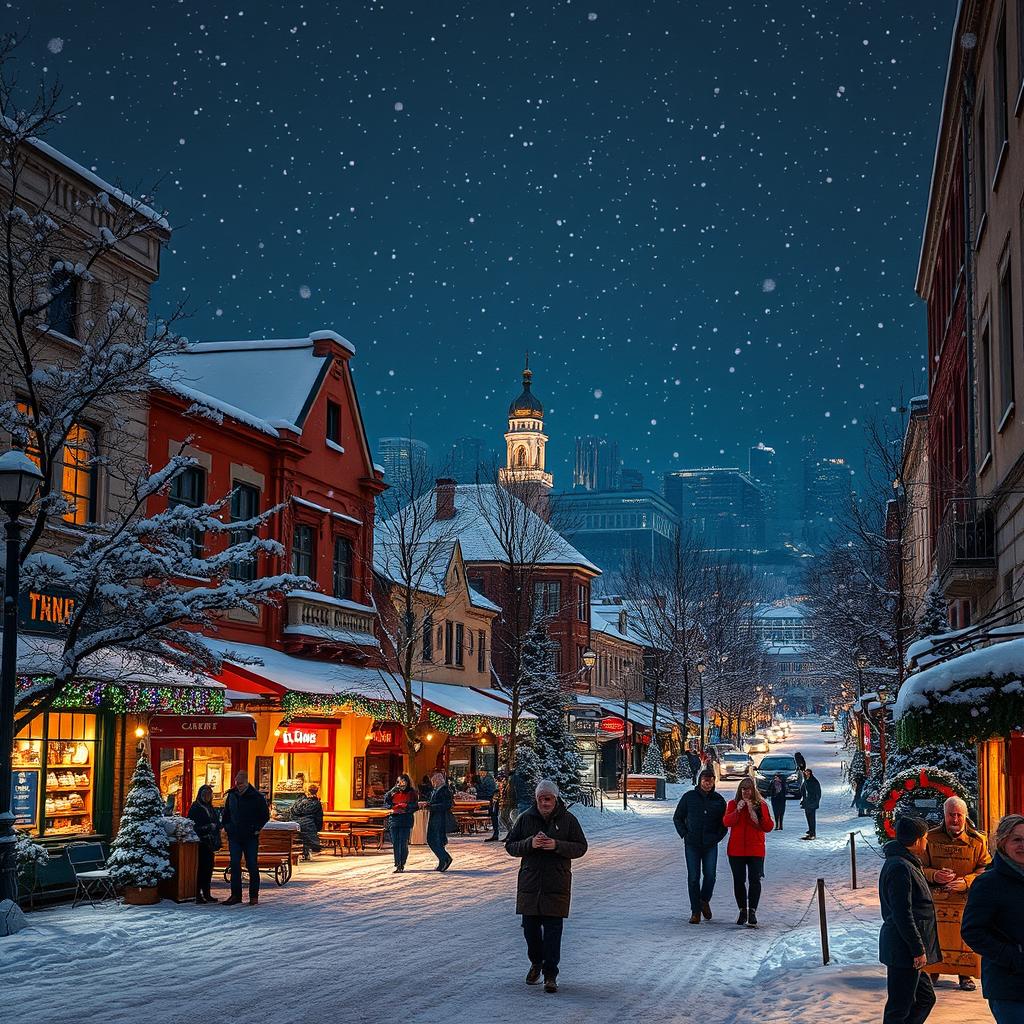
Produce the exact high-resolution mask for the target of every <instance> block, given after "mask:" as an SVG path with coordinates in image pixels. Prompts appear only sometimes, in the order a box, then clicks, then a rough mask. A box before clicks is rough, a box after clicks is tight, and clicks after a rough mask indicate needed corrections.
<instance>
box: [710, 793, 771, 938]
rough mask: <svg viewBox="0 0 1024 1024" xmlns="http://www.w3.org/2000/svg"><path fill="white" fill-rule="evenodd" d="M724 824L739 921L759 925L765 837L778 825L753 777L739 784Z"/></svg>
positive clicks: (752, 926)
mask: <svg viewBox="0 0 1024 1024" xmlns="http://www.w3.org/2000/svg"><path fill="white" fill-rule="evenodd" d="M722 824H724V825H725V826H726V827H727V828H728V829H729V845H728V847H727V848H726V852H727V853H728V855H729V867H730V868H731V869H732V888H733V894H734V895H735V897H736V906H737V907H738V908H739V912H740V913H739V917H738V918H737V919H736V923H737V924H739V925H744V924H745V925H746V926H747V927H748V928H756V927H757V907H758V904H759V903H760V901H761V879H762V878H763V877H764V855H765V841H764V837H765V835H766V834H767V833H768V832H771V831H772V830H773V829H774V828H775V823H774V822H773V821H772V816H771V814H770V813H769V811H768V805H767V804H766V803H765V802H764V800H762V799H761V794H760V793H759V792H758V791H757V786H755V785H754V780H753V779H750V778H746V779H743V780H742V781H741V782H740V784H739V785H738V786H737V787H736V797H735V799H733V800H730V801H729V804H728V806H727V807H726V809H725V816H724V817H723V818H722Z"/></svg>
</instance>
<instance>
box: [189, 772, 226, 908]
mask: <svg viewBox="0 0 1024 1024" xmlns="http://www.w3.org/2000/svg"><path fill="white" fill-rule="evenodd" d="M188 816H189V818H190V819H191V820H192V824H193V825H195V829H196V835H197V836H199V846H198V849H197V851H196V852H197V854H198V862H197V864H196V903H220V900H218V899H216V898H215V897H214V896H212V895H211V893H210V884H211V883H212V881H213V857H214V854H215V853H216V852H217V851H218V850H219V849H220V848H221V838H220V811H218V810H217V808H216V807H214V805H213V787H212V786H200V787H199V792H197V793H196V798H195V800H193V801H192V806H191V807H190V808H189V809H188Z"/></svg>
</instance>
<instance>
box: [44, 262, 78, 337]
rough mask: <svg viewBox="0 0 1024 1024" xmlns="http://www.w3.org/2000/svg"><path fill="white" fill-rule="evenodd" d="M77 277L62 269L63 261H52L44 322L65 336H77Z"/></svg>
mask: <svg viewBox="0 0 1024 1024" xmlns="http://www.w3.org/2000/svg"><path fill="white" fill-rule="evenodd" d="M77 321H78V279H77V278H76V277H74V276H73V275H72V274H69V273H68V272H67V270H65V269H64V264H63V262H58V263H54V265H53V269H52V270H51V272H50V302H49V305H48V306H47V307H46V323H47V324H48V325H49V328H50V330H51V331H57V332H58V333H60V334H63V335H64V337H66V338H77V337H78V328H77V326H76V324H77Z"/></svg>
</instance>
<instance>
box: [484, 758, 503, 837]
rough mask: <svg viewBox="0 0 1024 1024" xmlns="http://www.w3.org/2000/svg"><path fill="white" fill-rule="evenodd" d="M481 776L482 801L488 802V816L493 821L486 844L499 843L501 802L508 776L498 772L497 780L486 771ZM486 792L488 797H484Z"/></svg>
mask: <svg viewBox="0 0 1024 1024" xmlns="http://www.w3.org/2000/svg"><path fill="white" fill-rule="evenodd" d="M480 776H481V778H480V785H479V787H478V792H479V793H480V795H481V799H486V800H487V814H488V816H489V817H490V819H491V834H490V835H489V836H488V837H487V838H486V839H485V840H484V842H485V843H497V842H500V840H501V834H500V833H501V818H500V815H501V800H502V797H503V796H504V795H505V787H506V785H507V782H506V776H505V773H504V772H498V778H497V780H495V779H494V778H492V777H491V775H490V774H489V773H488V772H486V771H482V772H481V773H480ZM488 783H490V785H488ZM485 792H486V793H487V796H486V797H484V796H483V793H485Z"/></svg>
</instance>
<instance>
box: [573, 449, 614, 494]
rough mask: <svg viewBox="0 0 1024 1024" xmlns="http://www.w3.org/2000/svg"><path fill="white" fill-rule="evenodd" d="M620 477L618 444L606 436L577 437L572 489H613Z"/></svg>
mask: <svg viewBox="0 0 1024 1024" xmlns="http://www.w3.org/2000/svg"><path fill="white" fill-rule="evenodd" d="M621 477H622V459H621V458H619V445H618V443H617V442H616V441H609V440H608V438H607V437H577V438H576V463H575V465H574V467H573V474H572V486H573V489H574V490H583V491H614V490H617V489H618V487H619V484H620V482H621Z"/></svg>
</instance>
